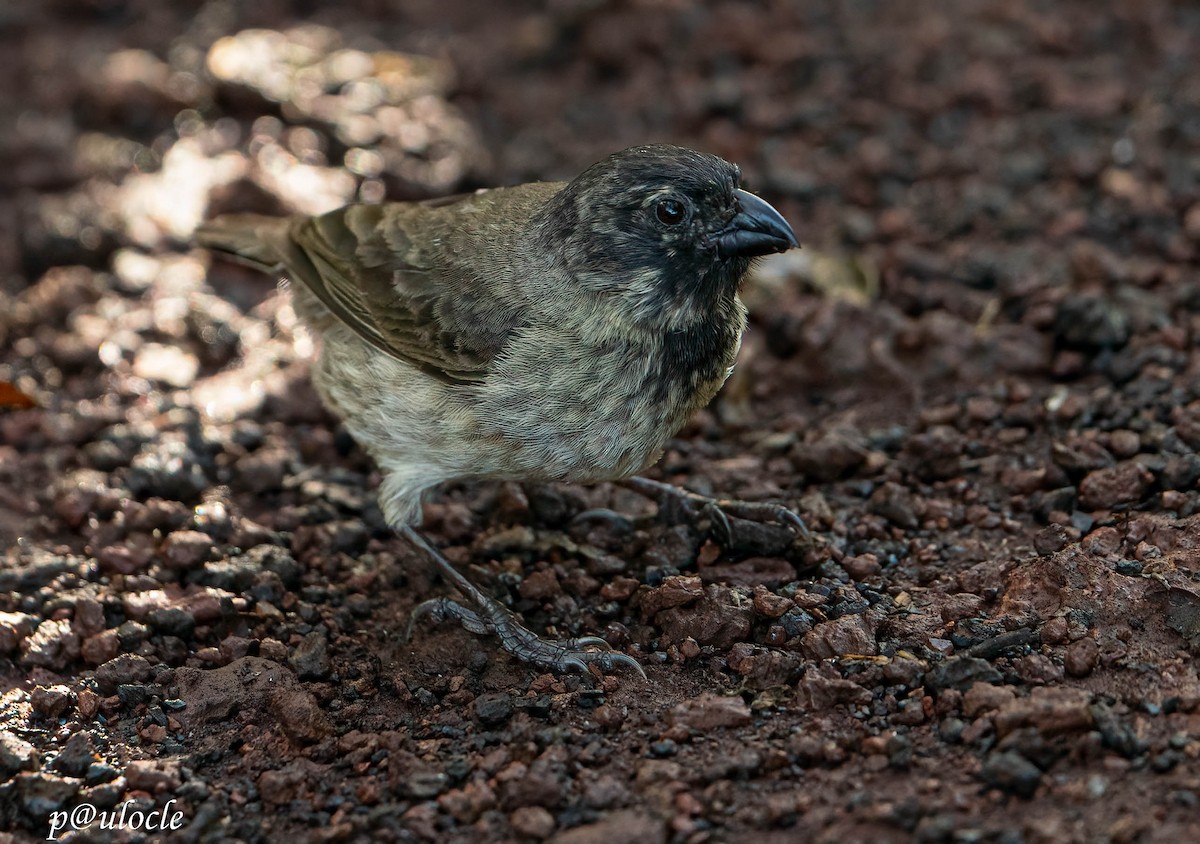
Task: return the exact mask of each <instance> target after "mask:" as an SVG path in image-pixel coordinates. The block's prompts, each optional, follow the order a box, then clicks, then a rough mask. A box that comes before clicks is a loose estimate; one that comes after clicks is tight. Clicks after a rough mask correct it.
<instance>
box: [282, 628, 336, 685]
mask: <svg viewBox="0 0 1200 844" xmlns="http://www.w3.org/2000/svg"><path fill="white" fill-rule="evenodd" d="M288 665H290V666H291V667H292V670H293V671H295V672H296V676H298V677H299V678H300V679H301V680H325V679H327V678H328V677H329V675H330V674H331V673H332V667H331V666H330V664H329V643H328V641H327V640H326V638H325V634H324V633H323V632H322V631H320V630H314V631H313V632H311V633H309V634H308V635H307V636H305V637H304V638H303V639H302V640H301V641H300V644H299V645H297V646H296V650H295V652H293V653H292V655H291V657H290V658H289V659H288Z"/></svg>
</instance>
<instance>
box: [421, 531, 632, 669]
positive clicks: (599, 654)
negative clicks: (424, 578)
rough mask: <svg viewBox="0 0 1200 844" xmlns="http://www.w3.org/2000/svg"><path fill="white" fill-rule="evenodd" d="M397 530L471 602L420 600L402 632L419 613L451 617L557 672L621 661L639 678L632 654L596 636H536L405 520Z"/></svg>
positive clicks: (617, 664) (618, 664) (438, 618)
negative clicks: (575, 637)
mask: <svg viewBox="0 0 1200 844" xmlns="http://www.w3.org/2000/svg"><path fill="white" fill-rule="evenodd" d="M400 533H401V534H403V535H404V536H405V537H406V538H407V539H408V540H409V541H410V542H411V543H413V545H415V546H417V547H418V548H420V549H421V550H422V551H424V552H425V554H426V555H427V556H428V557H429V558H430V559H431V560H433V562H434V563H435V564H436V565H437V567H438V569H439V570H440V571H441V572H442V574H443V575H445V576H446V577H447V579H449V580H450V582H451V583H453V584H454V585H455V586H456V587H458V590H459V591H460V592H462V593H463V595H464V596H466V598H467V601H468V602H469V603H470V604H471V606H469V607H468V606H465V605H464V604H460V603H458V602H457V601H452V600H450V599H449V598H434V599H432V600H429V601H425V602H424V603H422V604H420V605H418V606H417V608H416V609H414V610H413V614H412V617H411V619H410V620H409V624H408V635H411V633H412V629H413V625H414V624H416V622H417V621H418V620H419V619H421V618H424V617H429V618H432V619H434V620H435V621H446V620H454V621H457V622H459V623H460V624H462V626H463V627H464V628H465V629H466V630H469V631H470V632H472V633H477V634H485V633H490V634H492V635H494V636H495V637H496V638H498V639H499V640H500V644H501V646H502V647H503V648H504V650H506V651H508V652H509V653H510V654H512V655H513V656H515V657H516V658H517V659H519V660H521V661H522V662H528V663H529V664H531V665H535V666H537V667H538V668H544V669H547V670H549V671H555V672H558V673H560V674H561V673H566V672H567V671H579V672H581V673H584V674H587V673H590V672H589V670H588V667H589V666H591V665H595V666H596V667H597V668H599V669H600V670H601V671H614V670H616V669H617V668H620V667H622V666H624V667H627V668H633V669H635V670H636V671H637V672H638V674H640V675H641V676H642V677H643V679H644V678H645V676H646V672H645V671H644V670H643V669H642V666H641V665H640V664H639V663H638V661H637V660H636V659H634V658H633V657H631V656H629V655H628V654H623V653H620V652H619V651H614V650H613V649H612V647H611V646H610V645H609V644H608V642H606V641H604V640H603V639H601V638H598V637H596V636H581V637H579V638H577V639H562V640H554V639H543V638H541V637H539V636H538V635H537V634H536V633H534V632H533V631H532V630H530V629H529V628H527V627H525V625H523V624H522V623H521V619H520V618H518V617H517V615H516V614H515V613H513V612H512V611H511V610H509V609H508V608H507V607H505V606H504V605H503V604H501V603H500V602H499V601H497V600H496V599H495V598H490V597H488V596H487V595H485V594H484V593H483V592H482V591H481V590H480V589H479V587H477V586H476V585H475V584H473V583H472V582H471V581H470V580H468V579H467V578H466V577H465V576H464V575H463V574H462V572H460V571H459V570H458V569H456V568H454V566H453V565H451V564H450V561H449V560H447V559H446V558H445V556H444V555H443V554H442V553H441V552H440V551H438V550H437V549H436V548H434V547H433V546H432V545H430V544H429V542H428V540H426V539H425V537H423V536H421V534H419V533H417V532H416V531H415V530H413V529H412V528H411V527H408V526H404V527H402V528H400Z"/></svg>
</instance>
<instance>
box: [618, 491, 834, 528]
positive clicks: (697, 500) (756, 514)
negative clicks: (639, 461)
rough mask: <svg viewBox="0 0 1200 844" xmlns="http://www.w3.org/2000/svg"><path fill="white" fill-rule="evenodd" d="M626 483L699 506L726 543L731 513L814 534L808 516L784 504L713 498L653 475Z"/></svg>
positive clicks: (659, 495) (657, 495) (650, 492)
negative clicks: (657, 478) (799, 513)
mask: <svg viewBox="0 0 1200 844" xmlns="http://www.w3.org/2000/svg"><path fill="white" fill-rule="evenodd" d="M623 483H624V485H625V486H628V487H629V488H630V489H633V490H634V491H636V492H639V493H641V494H642V495H646V496H649V497H653V498H659V499H661V498H663V497H665V496H668V495H671V496H675V497H676V498H680V499H683V500H684V501H689V502H691V503H693V504H697V505H699V506H700V507H701V508H702V511H703V513H704V515H706V516H708V518H709V519H710V520H711V521H712V523H713V527H714V528H715V529H716V530H717V532H718V533H719V534H720V535H721V536H722V538H723V539H724V540H725V541H726V542H732V541H733V526H732V524H731V523H730V521H729V517H730V516H734V517H736V518H739V519H748V520H750V521H775V522H778V523H779V524H781V525H783V526H785V527H791V528H793V529H794V530H795V531H796V532H797V533H799V534H800V535H801V536H803V537H805V538H806V539H807V538H808V537H809V536H811V534H810V533H809V530H808V525H806V524H805V523H804V519H802V518H800V516H799V515H797V514H796V513H794V512H792V511H791V510H790V509H788V508H787V507H784V506H783V505H782V504H773V503H771V502H769V501H738V500H735V499H732V498H710V497H709V496H707V495H701V494H700V493H698V492H692V491H691V490H690V489H683V488H681V487H677V486H674V485H672V484H668V483H664V482H662V481H654V480H651V479H649V478H637V477H634V478H626V479H625V481H623Z"/></svg>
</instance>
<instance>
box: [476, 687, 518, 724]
mask: <svg viewBox="0 0 1200 844" xmlns="http://www.w3.org/2000/svg"><path fill="white" fill-rule="evenodd" d="M512 714H513V705H512V701H511V700H510V699H509V696H508V695H506V694H494V695H481V696H480V697H477V698H475V718H476V720H477V721H479V723H480V724H481V725H483V726H484V727H488V728H489V729H492V728H495V727H499V726H501V725H503V724H506V723H508V719H509V718H511V717H512Z"/></svg>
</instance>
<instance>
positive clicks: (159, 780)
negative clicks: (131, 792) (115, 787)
mask: <svg viewBox="0 0 1200 844" xmlns="http://www.w3.org/2000/svg"><path fill="white" fill-rule="evenodd" d="M125 781H126V782H127V783H129V787H130V788H133V789H138V790H140V791H145V792H148V793H150V794H169V793H171V792H173V791H176V790H177V789H178V788H179V786H181V785H183V773H182V771H181V770H180V762H179V760H178V759H137V760H135V761H133V762H130V763H129V764H128V765H126V766H125Z"/></svg>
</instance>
